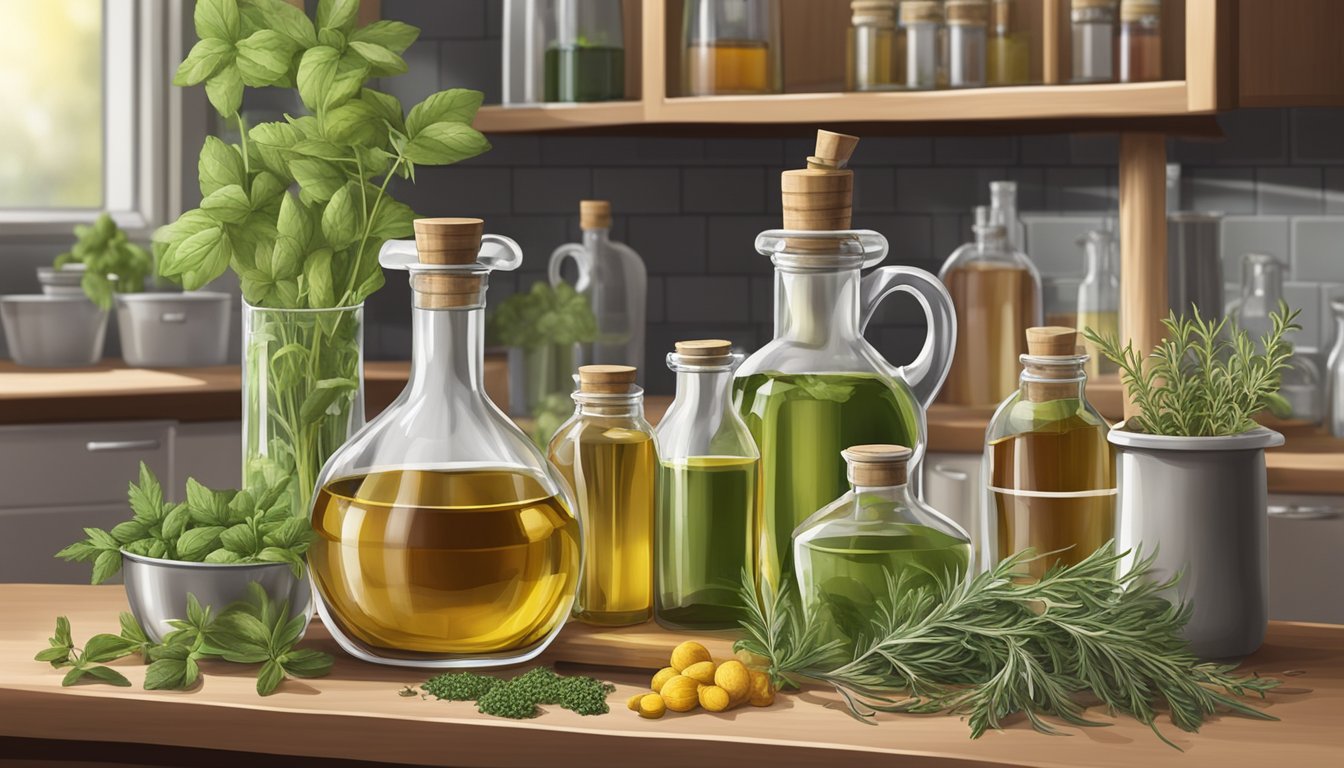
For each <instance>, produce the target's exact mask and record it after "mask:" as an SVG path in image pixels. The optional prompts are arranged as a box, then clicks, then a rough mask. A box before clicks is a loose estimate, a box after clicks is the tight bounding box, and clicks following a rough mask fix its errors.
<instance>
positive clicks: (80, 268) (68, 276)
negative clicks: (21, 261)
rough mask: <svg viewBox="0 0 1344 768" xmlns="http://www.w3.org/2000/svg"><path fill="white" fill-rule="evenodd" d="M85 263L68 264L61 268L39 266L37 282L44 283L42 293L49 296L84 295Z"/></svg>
mask: <svg viewBox="0 0 1344 768" xmlns="http://www.w3.org/2000/svg"><path fill="white" fill-rule="evenodd" d="M83 279H84V265H83V264H68V265H66V266H64V267H61V268H60V269H57V268H56V267H38V268H37V282H39V283H41V285H42V293H44V294H45V295H47V296H83V295H84V287H83V286H82V285H80V281H81V280H83Z"/></svg>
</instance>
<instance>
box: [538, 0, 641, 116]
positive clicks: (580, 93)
mask: <svg viewBox="0 0 1344 768" xmlns="http://www.w3.org/2000/svg"><path fill="white" fill-rule="evenodd" d="M554 3H555V6H554V8H555V24H554V25H553V27H552V31H553V32H554V37H553V38H552V39H551V40H550V42H549V43H548V45H547V46H546V59H545V65H544V66H545V98H546V101H611V100H613V99H624V98H625V42H624V34H625V32H624V29H623V26H622V21H621V0H554Z"/></svg>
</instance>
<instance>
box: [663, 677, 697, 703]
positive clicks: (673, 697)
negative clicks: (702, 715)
mask: <svg viewBox="0 0 1344 768" xmlns="http://www.w3.org/2000/svg"><path fill="white" fill-rule="evenodd" d="M699 687H700V684H699V683H697V682H695V680H693V679H692V678H689V677H686V676H684V675H677V676H676V677H674V678H672V679H671V680H668V681H667V682H666V683H663V688H662V690H661V691H659V692H658V693H659V694H660V695H661V696H662V697H663V703H664V704H666V705H667V708H668V709H670V710H672V711H673V712H690V711H691V710H692V709H695V705H696V704H697V703H698V702H699V698H698V697H697V695H696V689H697V688H699Z"/></svg>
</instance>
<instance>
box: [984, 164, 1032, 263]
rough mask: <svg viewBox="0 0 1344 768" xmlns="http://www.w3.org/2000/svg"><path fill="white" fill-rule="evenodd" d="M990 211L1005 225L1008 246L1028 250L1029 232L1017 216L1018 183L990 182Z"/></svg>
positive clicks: (1023, 250)
mask: <svg viewBox="0 0 1344 768" xmlns="http://www.w3.org/2000/svg"><path fill="white" fill-rule="evenodd" d="M989 209H990V211H991V212H992V213H993V214H994V216H996V217H997V218H998V220H999V221H1001V222H1002V223H1003V226H1004V228H1005V229H1006V230H1007V235H1008V245H1010V246H1012V248H1013V250H1017V251H1022V252H1023V253H1025V252H1026V250H1027V230H1026V227H1024V226H1023V225H1022V218H1021V217H1020V216H1018V215H1017V182H1016V181H991V182H989Z"/></svg>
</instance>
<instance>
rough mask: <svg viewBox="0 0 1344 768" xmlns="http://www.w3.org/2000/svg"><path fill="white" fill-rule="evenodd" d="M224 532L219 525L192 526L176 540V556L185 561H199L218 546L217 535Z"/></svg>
mask: <svg viewBox="0 0 1344 768" xmlns="http://www.w3.org/2000/svg"><path fill="white" fill-rule="evenodd" d="M223 532H224V527H223V526H220V525H207V526H205V527H203V528H192V529H190V530H188V531H187V532H186V533H184V534H182V536H181V537H180V538H179V539H178V540H177V556H178V559H180V560H185V561H187V562H201V561H202V560H204V559H205V556H206V555H207V554H209V553H210V552H211V551H213V550H215V549H218V548H219V537H220V534H222V533H223Z"/></svg>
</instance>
